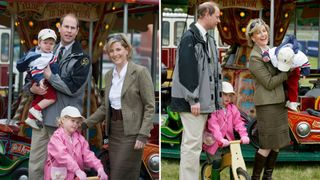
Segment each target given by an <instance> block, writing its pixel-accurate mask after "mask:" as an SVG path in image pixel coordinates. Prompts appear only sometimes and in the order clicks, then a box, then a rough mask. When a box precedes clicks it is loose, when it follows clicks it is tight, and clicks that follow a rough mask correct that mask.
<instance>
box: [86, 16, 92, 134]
mask: <svg viewBox="0 0 320 180" xmlns="http://www.w3.org/2000/svg"><path fill="white" fill-rule="evenodd" d="M92 41H93V21H92V20H90V28H89V58H90V59H91V62H92V57H93V56H92ZM89 73H90V74H89V79H88V84H87V88H88V89H87V118H89V117H90V107H91V104H90V103H91V101H90V99H91V98H90V96H91V78H92V72H89ZM86 138H87V139H89V129H87V133H86Z"/></svg>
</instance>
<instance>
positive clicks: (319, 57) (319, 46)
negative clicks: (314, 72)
mask: <svg viewBox="0 0 320 180" xmlns="http://www.w3.org/2000/svg"><path fill="white" fill-rule="evenodd" d="M318 17H319V20H318V23H319V24H318V27H320V12H319V11H318ZM319 50H320V28H318V70H319V68H320V53H319Z"/></svg>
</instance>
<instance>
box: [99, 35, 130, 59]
mask: <svg viewBox="0 0 320 180" xmlns="http://www.w3.org/2000/svg"><path fill="white" fill-rule="evenodd" d="M116 42H119V43H120V44H121V46H123V47H124V48H125V49H127V51H128V60H129V59H131V57H132V46H131V44H130V43H129V41H128V39H127V37H126V36H125V35H124V34H123V33H119V34H114V35H111V36H109V37H108V38H107V41H106V45H105V46H104V47H103V50H104V51H105V52H106V53H107V54H108V55H109V51H108V50H109V49H110V47H111V46H112V45H113V43H116Z"/></svg>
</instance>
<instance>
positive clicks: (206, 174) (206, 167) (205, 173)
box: [201, 161, 212, 180]
mask: <svg viewBox="0 0 320 180" xmlns="http://www.w3.org/2000/svg"><path fill="white" fill-rule="evenodd" d="M211 169H212V164H211V163H209V162H208V161H206V162H204V163H203V165H202V166H201V180H210V179H211Z"/></svg>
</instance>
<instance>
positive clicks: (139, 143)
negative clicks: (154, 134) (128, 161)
mask: <svg viewBox="0 0 320 180" xmlns="http://www.w3.org/2000/svg"><path fill="white" fill-rule="evenodd" d="M144 146H145V143H143V142H141V141H139V140H136V144H135V145H134V149H135V150H139V149H142V148H144Z"/></svg>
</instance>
